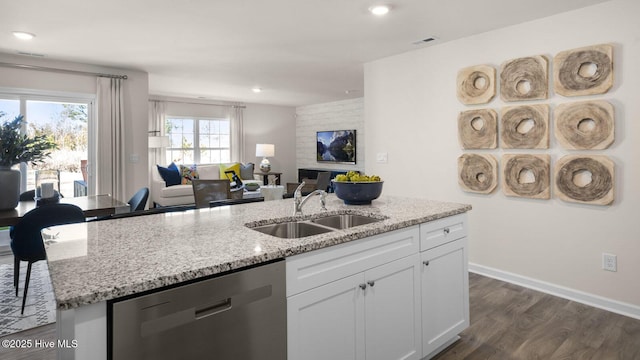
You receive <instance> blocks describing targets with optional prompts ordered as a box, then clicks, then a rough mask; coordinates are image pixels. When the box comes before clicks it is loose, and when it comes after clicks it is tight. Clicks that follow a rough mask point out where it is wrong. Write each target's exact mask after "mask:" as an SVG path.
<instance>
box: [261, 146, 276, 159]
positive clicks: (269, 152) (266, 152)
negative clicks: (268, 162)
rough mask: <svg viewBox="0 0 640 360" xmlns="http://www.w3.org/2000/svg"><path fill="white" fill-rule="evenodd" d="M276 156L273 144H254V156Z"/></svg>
mask: <svg viewBox="0 0 640 360" xmlns="http://www.w3.org/2000/svg"><path fill="white" fill-rule="evenodd" d="M275 155H276V146H275V145H274V144H256V156H262V157H272V156H275Z"/></svg>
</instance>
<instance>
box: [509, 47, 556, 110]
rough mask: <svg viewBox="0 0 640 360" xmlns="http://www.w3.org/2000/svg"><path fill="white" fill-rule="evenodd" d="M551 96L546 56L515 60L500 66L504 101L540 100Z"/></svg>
mask: <svg viewBox="0 0 640 360" xmlns="http://www.w3.org/2000/svg"><path fill="white" fill-rule="evenodd" d="M548 96H549V64H548V60H547V58H546V57H544V56H531V57H524V58H519V59H513V60H509V61H506V62H504V63H502V65H501V66H500V97H501V98H502V100H504V101H520V100H540V99H546V98H547V97H548Z"/></svg>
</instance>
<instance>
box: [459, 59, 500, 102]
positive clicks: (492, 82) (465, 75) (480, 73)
mask: <svg viewBox="0 0 640 360" xmlns="http://www.w3.org/2000/svg"><path fill="white" fill-rule="evenodd" d="M457 85H458V100H460V102H461V103H463V104H467V105H474V104H486V103H488V102H489V101H491V99H493V97H494V96H495V95H496V69H494V68H493V67H492V66H489V65H476V66H471V67H468V68H464V69H462V70H460V71H459V72H458V78H457Z"/></svg>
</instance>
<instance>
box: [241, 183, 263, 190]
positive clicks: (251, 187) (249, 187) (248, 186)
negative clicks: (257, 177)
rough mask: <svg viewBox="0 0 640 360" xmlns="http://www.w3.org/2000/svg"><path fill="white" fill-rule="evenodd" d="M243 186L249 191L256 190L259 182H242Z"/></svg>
mask: <svg viewBox="0 0 640 360" xmlns="http://www.w3.org/2000/svg"><path fill="white" fill-rule="evenodd" d="M244 188H245V189H247V190H249V191H256V190H258V189H260V184H258V183H246V184H244Z"/></svg>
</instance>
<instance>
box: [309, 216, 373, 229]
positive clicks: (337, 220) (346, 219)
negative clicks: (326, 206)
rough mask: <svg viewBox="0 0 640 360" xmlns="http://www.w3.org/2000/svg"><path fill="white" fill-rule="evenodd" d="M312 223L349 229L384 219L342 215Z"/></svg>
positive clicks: (315, 220)
mask: <svg viewBox="0 0 640 360" xmlns="http://www.w3.org/2000/svg"><path fill="white" fill-rule="evenodd" d="M311 221H312V222H314V223H316V224H320V225H324V226H329V227H332V228H334V229H348V228H350V227H354V226H358V225H365V224H371V223H374V222H378V221H382V219H378V218H374V217H371V216H364V215H356V214H340V215H330V216H326V217H322V218H319V219H314V220H311Z"/></svg>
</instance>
